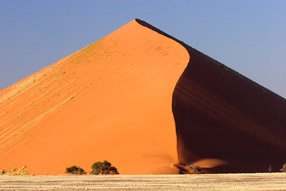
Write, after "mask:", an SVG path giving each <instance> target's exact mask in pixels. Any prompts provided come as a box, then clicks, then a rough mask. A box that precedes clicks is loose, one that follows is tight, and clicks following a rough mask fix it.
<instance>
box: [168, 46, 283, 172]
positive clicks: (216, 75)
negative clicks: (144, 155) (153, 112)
mask: <svg viewBox="0 0 286 191" xmlns="http://www.w3.org/2000/svg"><path fill="white" fill-rule="evenodd" d="M182 45H183V46H184V47H185V48H187V50H188V52H189V55H190V62H189V64H188V66H187V68H186V70H185V71H184V73H183V74H182V76H181V77H180V80H179V81H178V83H177V85H176V88H175V90H174V94H173V102H172V103H173V113H174V118H175V122H176V131H177V139H178V143H177V144H178V157H179V161H180V163H181V164H190V163H192V164H198V165H200V166H201V167H202V168H205V169H204V172H220V173H222V172H227V173H229V172H244V173H246V172H267V171H268V168H269V166H271V168H272V171H276V172H277V171H279V170H280V168H281V167H282V165H283V164H284V163H285V158H286V141H285V136H286V128H285V127H286V118H285V114H286V100H285V99H284V98H282V97H280V96H279V95H276V94H275V93H273V92H271V91H269V90H267V89H266V88H264V87H262V86H260V85H259V84H257V83H255V82H253V81H251V80H249V79H248V78H246V77H244V76H242V75H241V74H239V73H237V72H235V71H234V70H232V69H230V68H228V67H226V66H225V65H223V64H221V63H219V62H217V61H215V60H213V59H211V58H209V57H208V56H206V55H204V54H202V53H200V52H199V51H197V50H195V49H193V48H191V47H189V46H188V45H186V44H184V43H183V44H182Z"/></svg>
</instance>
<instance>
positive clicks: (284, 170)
mask: <svg viewBox="0 0 286 191" xmlns="http://www.w3.org/2000/svg"><path fill="white" fill-rule="evenodd" d="M280 171H281V172H286V163H284V164H283V167H282V168H281V169H280Z"/></svg>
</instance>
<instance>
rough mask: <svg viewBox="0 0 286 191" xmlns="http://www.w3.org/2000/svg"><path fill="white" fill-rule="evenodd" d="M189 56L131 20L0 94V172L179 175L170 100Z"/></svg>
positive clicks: (166, 39)
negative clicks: (101, 166)
mask: <svg viewBox="0 0 286 191" xmlns="http://www.w3.org/2000/svg"><path fill="white" fill-rule="evenodd" d="M188 60H189V55H188V52H187V50H186V49H185V48H184V47H183V46H181V45H180V44H179V43H177V42H175V41H173V40H171V39H169V38H167V37H165V36H163V35H160V34H158V33H156V32H154V31H152V30H150V29H148V28H146V27H144V26H142V25H140V24H139V23H138V22H136V21H135V20H133V21H131V22H130V23H128V24H127V25H125V26H123V27H121V28H120V29H118V30H116V31H115V32H113V33H111V34H110V35H108V36H106V37H104V38H103V39H101V40H99V41H97V42H96V43H94V44H92V45H90V46H87V47H86V48H84V49H82V50H80V51H78V52H76V53H74V54H72V55H70V56H68V57H66V58H64V59H62V60H60V61H59V62H57V63H55V64H53V65H51V66H49V67H47V68H45V69H43V70H41V71H39V72H37V73H35V74H33V75H31V76H29V77H28V78H26V79H24V80H22V81H20V82H18V83H16V84H14V85H13V86H11V87H9V88H7V89H4V90H3V91H1V115H0V118H1V134H0V136H1V138H0V156H1V157H0V164H1V166H0V168H5V169H8V168H12V167H21V166H22V165H27V166H28V170H29V171H30V173H35V174H63V173H64V171H65V168H66V167H68V166H70V165H74V164H77V165H80V166H81V167H83V168H84V169H86V170H87V171H89V170H90V169H91V165H92V164H93V162H96V161H102V160H108V161H110V162H111V163H112V164H113V165H114V166H116V167H117V168H118V170H119V172H120V173H121V174H148V173H153V174H155V173H160V174H161V173H177V170H176V168H174V167H173V163H175V162H177V149H176V130H175V122H174V118H173V114H172V93H173V91H174V88H175V85H176V83H177V81H178V79H179V77H180V76H181V74H182V73H183V71H184V69H185V68H186V66H187V63H188Z"/></svg>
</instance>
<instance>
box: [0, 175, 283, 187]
mask: <svg viewBox="0 0 286 191" xmlns="http://www.w3.org/2000/svg"><path fill="white" fill-rule="evenodd" d="M0 190H1V191H2V190H3V191H4V190H5V191H9V190H10V191H11V190H13V191H14V190H17V191H18V190H20V191H21V190H60V191H68V190H117V191H118V190H174V191H175V190H196V191H203V190H204V191H211V190H213V191H214V190H220V191H221V190H225V191H226V190H227V191H234V190H236V191H244V190H255V191H258V190H259V191H260V190H263V191H266V190H271V191H276V190H283V191H285V190H286V173H271V174H269V173H260V174H199V175H195V174H191V175H117V176H89V175H88V176H65V175H60V176H0Z"/></svg>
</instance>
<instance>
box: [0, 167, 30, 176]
mask: <svg viewBox="0 0 286 191" xmlns="http://www.w3.org/2000/svg"><path fill="white" fill-rule="evenodd" d="M25 168H26V166H22V167H21V168H20V169H19V170H17V169H16V168H11V169H10V170H8V171H6V170H4V169H0V175H8V176H25V175H29V172H28V171H26V170H24V169H25ZM16 170H17V171H16Z"/></svg>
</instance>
